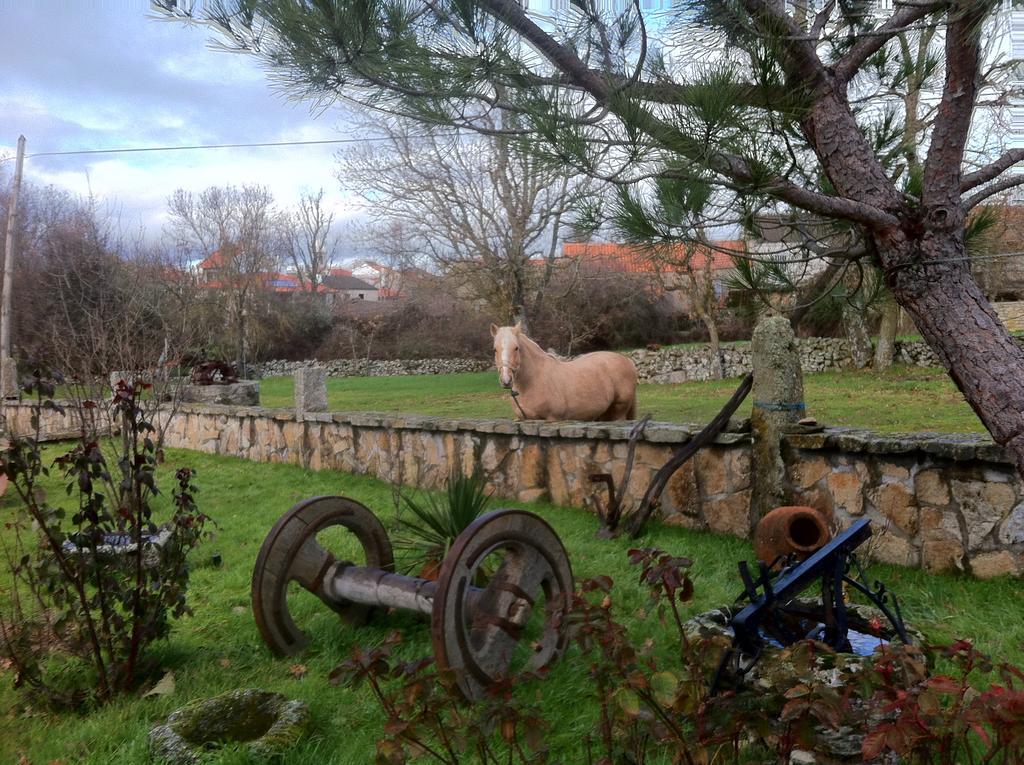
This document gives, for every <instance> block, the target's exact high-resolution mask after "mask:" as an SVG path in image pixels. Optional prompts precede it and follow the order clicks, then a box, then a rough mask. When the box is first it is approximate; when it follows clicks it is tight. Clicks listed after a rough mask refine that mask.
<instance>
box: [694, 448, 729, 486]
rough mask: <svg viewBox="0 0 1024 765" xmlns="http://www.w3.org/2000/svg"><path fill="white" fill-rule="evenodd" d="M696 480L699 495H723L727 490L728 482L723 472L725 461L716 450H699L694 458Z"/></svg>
mask: <svg viewBox="0 0 1024 765" xmlns="http://www.w3.org/2000/svg"><path fill="white" fill-rule="evenodd" d="M696 462H697V465H696V469H697V480H698V482H699V484H700V488H701V494H703V495H704V496H705V497H711V496H714V495H715V494H723V493H725V491H726V490H727V489H728V486H729V481H728V477H727V475H726V471H725V461H724V460H723V459H722V453H721V451H720V450H718V449H701V450H700V451H699V452H697V457H696Z"/></svg>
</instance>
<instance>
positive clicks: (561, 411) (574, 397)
mask: <svg viewBox="0 0 1024 765" xmlns="http://www.w3.org/2000/svg"><path fill="white" fill-rule="evenodd" d="M491 337H493V338H494V365H495V366H496V367H497V368H498V379H499V381H500V382H501V385H502V387H504V388H508V389H509V391H511V393H512V396H513V397H514V401H515V403H516V408H517V409H518V411H517V412H516V414H517V416H521V417H522V419H527V420H534V419H536V420H629V419H632V418H633V417H634V415H635V414H636V366H634V364H633V362H632V361H631V360H630V359H629V358H628V357H626V356H623V355H622V354H621V353H612V352H611V351H598V352H597V353H587V354H584V355H583V356H578V357H576V358H574V359H572V360H570V361H562V360H561V359H557V358H555V357H554V356H552V355H551V354H550V353H547V352H545V351H544V350H543V349H541V347H540V346H539V345H537V343H535V342H533V340H531V339H530V338H529V337H527V336H526V334H525V333H524V332H523V331H522V330H521V329H520V327H519V325H518V324H516V325H515V326H514V327H498V326H495V325H494V324H492V325H491Z"/></svg>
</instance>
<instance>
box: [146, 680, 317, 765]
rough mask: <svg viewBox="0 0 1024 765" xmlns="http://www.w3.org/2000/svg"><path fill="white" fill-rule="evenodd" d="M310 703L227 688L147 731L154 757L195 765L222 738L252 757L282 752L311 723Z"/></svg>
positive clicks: (265, 756) (159, 759)
mask: <svg viewBox="0 0 1024 765" xmlns="http://www.w3.org/2000/svg"><path fill="white" fill-rule="evenodd" d="M309 724H310V717H309V707H308V705H307V704H306V703H305V702H303V701H295V700H289V699H286V698H285V697H284V696H282V695H281V694H280V693H271V692H269V691H263V690H259V689H244V690H236V691H228V692H227V693H222V694H220V695H219V696H214V697H213V698H209V699H203V700H200V701H194V702H192V703H191V704H188V705H187V706H185V707H182V708H181V709H179V710H177V711H175V712H172V713H171V715H170V716H169V717H168V718H167V721H166V722H165V723H164V724H163V725H158V726H157V727H155V728H153V729H152V730H151V731H150V732H149V746H150V754H151V755H152V758H153V760H155V761H158V762H165V763H171V765H195V764H196V763H200V762H202V761H203V759H204V757H205V756H206V755H207V754H209V753H210V751H211V750H213V749H216V748H217V747H219V746H222V745H224V744H234V745H240V746H241V748H242V749H244V750H245V752H246V753H247V754H248V755H249V756H250V757H251V758H253V759H256V760H269V759H271V758H275V757H279V756H281V755H283V754H285V753H286V752H287V751H288V750H289V749H290V748H292V747H293V746H294V745H295V744H296V742H297V741H298V740H299V739H301V738H302V736H303V735H305V733H306V732H307V730H308V729H309Z"/></svg>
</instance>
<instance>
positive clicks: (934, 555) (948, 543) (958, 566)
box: [921, 536, 965, 573]
mask: <svg viewBox="0 0 1024 765" xmlns="http://www.w3.org/2000/svg"><path fill="white" fill-rule="evenodd" d="M964 553H965V550H964V546H963V545H962V544H960V542H959V541H958V540H956V539H952V538H950V537H942V536H928V537H925V539H924V541H923V542H922V543H921V567H922V568H924V570H925V571H930V572H932V573H938V572H942V571H958V570H959V571H962V570H963V568H964Z"/></svg>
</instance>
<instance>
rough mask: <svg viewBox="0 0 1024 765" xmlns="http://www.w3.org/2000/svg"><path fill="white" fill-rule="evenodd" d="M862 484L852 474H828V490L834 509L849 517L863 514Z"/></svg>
mask: <svg viewBox="0 0 1024 765" xmlns="http://www.w3.org/2000/svg"><path fill="white" fill-rule="evenodd" d="M863 489H864V483H863V481H862V480H861V478H860V476H859V475H857V473H854V472H843V473H830V474H829V476H828V490H829V493H830V494H831V495H832V502H833V504H834V507H835V508H836V509H838V510H845V511H846V512H847V513H849V514H850V515H862V514H863V513H864V492H863Z"/></svg>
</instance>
